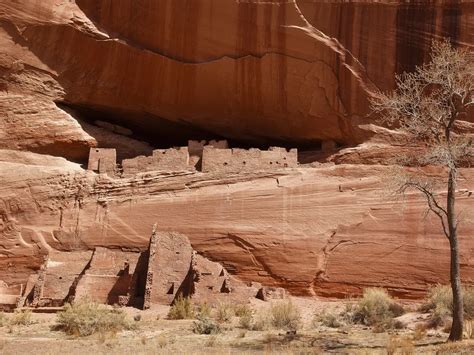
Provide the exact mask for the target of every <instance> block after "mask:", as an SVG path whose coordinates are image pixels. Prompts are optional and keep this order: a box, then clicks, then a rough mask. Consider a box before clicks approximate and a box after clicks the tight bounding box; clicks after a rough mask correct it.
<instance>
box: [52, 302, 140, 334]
mask: <svg viewBox="0 0 474 355" xmlns="http://www.w3.org/2000/svg"><path fill="white" fill-rule="evenodd" d="M56 325H57V327H56V328H57V329H59V330H62V331H64V332H65V333H66V334H68V335H74V336H89V335H92V334H95V333H101V334H106V333H117V332H119V331H121V330H125V329H130V328H132V325H131V323H130V322H129V321H128V320H127V317H126V315H125V313H123V311H121V310H119V309H115V308H114V309H110V308H108V307H106V306H103V305H99V304H96V303H93V302H87V301H84V302H78V303H74V304H66V306H65V307H64V310H63V311H61V312H59V313H58V315H57V319H56Z"/></svg>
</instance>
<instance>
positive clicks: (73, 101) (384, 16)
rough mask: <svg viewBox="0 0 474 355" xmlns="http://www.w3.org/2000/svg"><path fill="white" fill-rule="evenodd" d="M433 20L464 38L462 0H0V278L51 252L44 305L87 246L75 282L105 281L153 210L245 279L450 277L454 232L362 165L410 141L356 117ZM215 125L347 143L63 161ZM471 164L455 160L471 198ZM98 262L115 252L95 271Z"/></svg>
mask: <svg viewBox="0 0 474 355" xmlns="http://www.w3.org/2000/svg"><path fill="white" fill-rule="evenodd" d="M440 36H450V37H451V38H452V39H453V40H454V41H455V42H457V43H458V44H461V45H464V46H469V47H472V46H473V43H474V38H473V36H474V3H473V2H472V1H462V0H459V1H454V0H453V1H448V0H446V1H444V0H433V1H430V2H427V3H423V4H422V3H421V2H416V1H412V2H406V1H395V0H394V1H389V0H386V1H377V2H375V1H356V2H340V1H316V0H314V1H309V0H269V1H257V0H255V1H254V0H248V1H235V0H212V1H211V0H194V1H187V0H186V1H184V0H183V1H173V0H160V1H157V0H122V1H114V0H102V1H96V0H76V1H64V0H44V1H30V0H16V1H8V0H0V48H2V50H1V53H0V183H1V188H0V270H2V271H1V272H0V296H1V297H3V298H5V299H8V300H10V299H15V297H17V296H18V293H19V290H20V292H21V290H22V286H20V285H24V287H26V288H27V290H29V291H31V292H34V289H33V288H31V287H32V286H31V285H34V284H36V283H37V282H38V278H40V276H41V272H40V270H41V268H42V267H43V265H44V260H45V257H47V258H49V259H48V260H49V267H48V269H47V270H46V271H45V272H44V273H43V274H44V277H45V278H46V279H48V278H49V280H53V282H51V283H50V284H49V285H50V286H47V287H46V288H45V289H44V295H43V296H44V297H45V298H48V299H51V302H52V303H54V302H55V300H63V299H64V298H66V297H67V296H68V289H67V287H66V286H67V285H68V284H70V283H71V282H73V281H74V280H75V278H76V277H77V274H80V273H81V272H82V271H84V269H83V268H84V263H87V262H89V261H90V260H91V258H92V259H93V260H95V261H94V263H92V264H91V268H90V269H88V272H85V274H84V278H83V279H82V283H81V285H80V286H81V287H82V289H83V290H87V289H88V288H87V287H89V286H90V285H95V284H97V278H99V279H100V280H102V279H103V278H104V277H105V276H107V277H105V279H107V280H108V281H107V282H108V283H105V282H104V284H103V286H104V288H103V290H108V288H107V287H109V286H110V285H111V284H113V285H115V283H116V282H119V281H120V280H122V279H120V276H118V275H117V273H120V272H122V269H120V268H121V267H123V265H122V261H123V260H122V258H124V257H125V256H126V253H128V252H133V253H135V254H136V253H140V252H143V251H144V250H146V248H147V247H148V239H149V233H150V230H151V226H152V225H153V224H154V223H155V222H157V223H158V228H159V229H160V230H161V231H173V232H178V233H183V234H185V235H187V236H188V237H189V239H190V242H191V244H192V247H193V248H194V249H195V250H196V251H197V252H198V253H200V254H202V255H204V256H206V257H208V258H209V259H211V260H214V261H217V262H220V263H221V264H222V265H224V266H225V268H226V269H227V270H229V272H231V273H232V274H235V275H237V276H239V277H240V278H241V279H243V280H245V281H258V282H262V283H263V284H266V285H271V286H283V287H285V288H287V289H289V290H290V291H291V292H293V293H296V294H305V295H314V294H320V295H328V296H342V295H347V294H352V293H356V292H359V291H360V290H361V289H362V288H363V287H367V286H373V285H376V286H384V287H387V288H389V289H391V290H392V291H393V292H395V293H398V294H400V295H404V296H408V297H415V296H418V295H420V293H421V292H423V291H424V290H425V289H426V285H427V284H429V283H435V282H446V280H447V279H448V272H447V270H448V252H447V251H448V249H447V243H446V241H445V240H444V239H443V237H442V236H441V234H440V229H439V228H438V225H437V221H436V220H434V219H433V220H431V219H428V220H426V219H424V218H423V210H424V207H425V206H424V204H423V201H422V200H421V199H420V198H419V197H417V196H415V195H414V196H410V198H409V200H408V203H407V204H405V205H402V204H399V203H396V204H393V203H392V202H387V201H388V199H387V198H386V197H385V196H384V195H383V191H384V189H385V187H384V186H385V185H384V182H383V181H382V180H383V176H384V174H385V172H386V170H387V169H388V168H386V167H383V166H380V165H375V164H388V163H389V162H390V160H389V158H390V157H393V156H397V155H399V154H400V153H401V152H402V151H403V149H407V148H403V139H402V138H400V137H398V136H397V134H396V133H395V132H392V131H389V130H385V129H383V128H381V127H376V126H374V125H373V124H371V123H373V122H372V118H371V117H368V116H367V114H368V113H369V111H368V98H369V97H370V95H371V93H372V92H373V91H374V90H375V89H377V88H381V89H390V88H391V87H393V83H394V74H395V73H397V72H401V71H404V70H409V69H412V68H413V67H414V65H415V64H418V63H420V62H421V61H423V60H424V59H426V58H427V56H428V47H429V44H430V41H431V40H432V39H434V38H439V37H440ZM469 120H470V122H474V118H473V115H472V112H471V114H470V117H469ZM466 127H467V128H466V129H467V130H471V131H472V129H471V128H472V127H471V128H470V126H469V125H466ZM219 137H226V138H231V139H235V140H237V141H253V142H257V143H259V144H265V143H269V142H270V143H278V142H283V143H288V144H303V143H305V144H307V143H308V142H312V143H314V142H317V143H320V141H321V140H332V141H334V142H337V143H340V144H343V145H351V146H352V145H356V144H360V145H358V146H357V147H353V148H349V149H346V150H343V151H341V152H338V153H337V154H333V153H334V152H329V153H327V154H326V153H324V154H326V156H329V155H332V157H331V159H332V161H334V162H335V163H336V164H340V165H337V166H333V165H324V166H319V167H312V168H302V169H299V168H295V169H293V170H286V171H276V172H274V171H268V172H265V173H256V172H255V171H253V169H250V170H251V171H248V172H247V173H245V174H240V175H229V174H222V173H221V172H220V173H219V172H211V173H208V174H203V173H198V172H194V171H183V172H169V173H166V174H165V173H156V172H148V173H146V174H142V175H139V176H130V177H127V178H124V179H114V178H108V177H105V176H99V175H96V174H94V173H92V172H86V171H84V170H83V168H82V167H81V166H80V165H78V164H76V163H72V162H71V161H75V162H81V163H85V162H86V161H87V157H88V155H89V148H90V147H95V146H100V147H104V148H117V154H118V157H119V159H120V160H121V159H123V158H134V157H136V156H137V155H145V156H149V155H150V154H151V152H152V150H153V148H156V147H158V146H159V147H162V148H164V147H166V148H167V147H169V146H170V145H174V144H177V143H184V142H186V141H187V140H188V139H189V138H192V139H201V138H213V139H217V138H219ZM145 140H147V141H148V142H149V143H147V142H145ZM183 145H184V144H183ZM323 146H324V144H323ZM334 147H337V145H334ZM37 153H40V154H41V155H40V154H37ZM317 155H321V153H320V152H319V153H317ZM52 156H56V157H52ZM66 159H67V160H66ZM355 164H367V165H355ZM369 164H374V165H369ZM135 172H137V171H135ZM473 178H474V173H473V171H472V170H470V169H466V170H465V171H464V172H463V175H462V181H461V188H462V189H465V190H460V192H459V205H460V209H463V210H464V211H466V213H468V212H469V211H471V210H472V206H473V198H474V197H473V193H472V192H473V190H474V185H473V181H474V179H473ZM463 191H464V192H463ZM403 206H405V207H403ZM469 218H472V217H468V218H467V220H466V222H465V223H464V224H463V225H462V230H461V231H460V235H461V244H462V268H463V277H464V278H465V280H466V281H468V282H469V281H472V278H473V277H474V269H473V263H472V258H473V256H472V255H471V254H472V253H471V250H472V241H471V240H470V239H469V237H470V236H471V235H472V234H473V232H474V230H473V228H472V224H470V223H469ZM101 248H105V249H101ZM132 259H133V258H132ZM65 260H69V261H70V262H71V265H72V266H71V267H70V269H68V270H66V272H65V273H64V274H61V275H60V276H58V275H59V274H60V273H59V271H55V270H59V268H60V267H61V265H63V264H62V263H64V261H65ZM103 260H117V263H116V264H117V265H115V264H114V265H115V266H117V268H118V269H117V268H115V266H114V268H112V269H113V273H112V274H110V275H108V274H106V275H105V276H104V273H103V270H102V267H101V265H102V264H101V263H103ZM202 262H203V263H204V264H206V263H207V261H202ZM114 263H115V262H114ZM136 263H138V261H137V260H135V259H133V260H132V263H131V268H132V269H133V267H134V266H135V264H136ZM206 265H207V264H206ZM109 266H110V265H109ZM205 267H208V268H209V269H213V268H215V267H216V266H215V265H211V264H209V265H207V266H205ZM55 268H56V269H55ZM112 269H111V270H112ZM54 275H56V276H57V277H55V276H54ZM3 282H4V283H5V284H4V283H3ZM120 282H121V281H120ZM120 282H119V283H120ZM206 282H208V281H205V283H206ZM209 282H210V281H209ZM209 285H210V284H209ZM211 286H212V285H211ZM214 286H215V285H214ZM214 286H213V287H214ZM81 287H80V288H79V289H81ZM23 290H24V289H23ZM29 291H28V292H29ZM119 291H120V292H118V291H117V292H118V293H116V294H113V295H112V296H113V298H114V300H115V299H116V298H117V297H118V296H117V295H122V294H123V293H124V292H125V291H126V290H125V291H124V290H123V289H120V290H119ZM86 293H87V292H86ZM102 296H103V297H102V298H103V299H108V297H109V295H108V294H107V293H106V291H103V292H102ZM116 296H117V297H116ZM1 297H0V299H1ZM203 297H206V295H203Z"/></svg>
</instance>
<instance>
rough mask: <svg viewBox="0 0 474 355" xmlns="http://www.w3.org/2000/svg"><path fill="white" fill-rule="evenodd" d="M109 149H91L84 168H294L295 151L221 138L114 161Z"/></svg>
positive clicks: (123, 172)
mask: <svg viewBox="0 0 474 355" xmlns="http://www.w3.org/2000/svg"><path fill="white" fill-rule="evenodd" d="M116 160H117V154H116V151H115V149H113V148H91V150H90V154H89V162H88V170H92V171H95V172H97V173H100V174H104V173H105V174H108V175H111V176H113V175H120V176H123V177H129V176H133V175H135V174H138V173H144V172H149V171H182V170H189V171H201V172H203V173H224V174H231V173H241V172H249V171H265V170H277V169H282V168H296V167H297V166H298V150H297V149H295V148H293V149H290V150H287V149H286V148H280V147H270V148H269V149H268V150H260V149H257V148H250V149H241V148H229V144H228V142H227V141H225V140H220V141H214V140H211V141H204V140H203V141H192V140H191V141H189V142H188V146H187V147H176V148H170V149H155V150H153V154H152V155H151V156H138V157H136V158H133V159H124V160H123V161H122V163H121V164H117V161H116Z"/></svg>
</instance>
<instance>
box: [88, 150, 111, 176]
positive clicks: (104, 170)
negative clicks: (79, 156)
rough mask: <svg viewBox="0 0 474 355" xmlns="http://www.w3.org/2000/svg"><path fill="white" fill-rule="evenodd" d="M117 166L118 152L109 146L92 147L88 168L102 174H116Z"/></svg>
mask: <svg viewBox="0 0 474 355" xmlns="http://www.w3.org/2000/svg"><path fill="white" fill-rule="evenodd" d="M116 166H117V152H116V150H115V149H109V148H91V149H90V151H89V164H88V166H87V169H88V170H92V171H95V172H97V173H100V174H110V175H113V174H115V170H116Z"/></svg>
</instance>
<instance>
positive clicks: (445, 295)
mask: <svg viewBox="0 0 474 355" xmlns="http://www.w3.org/2000/svg"><path fill="white" fill-rule="evenodd" d="M463 295H464V317H465V318H466V319H468V320H469V319H474V287H463ZM420 311H422V312H430V313H432V314H433V321H432V322H433V325H434V326H436V325H442V324H443V323H444V322H443V320H445V318H446V317H451V316H452V313H453V296H452V291H451V288H450V287H449V286H445V285H437V286H434V287H432V288H431V289H430V290H429V292H428V297H427V299H426V300H425V302H424V303H423V304H422V305H421V307H420Z"/></svg>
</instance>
